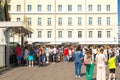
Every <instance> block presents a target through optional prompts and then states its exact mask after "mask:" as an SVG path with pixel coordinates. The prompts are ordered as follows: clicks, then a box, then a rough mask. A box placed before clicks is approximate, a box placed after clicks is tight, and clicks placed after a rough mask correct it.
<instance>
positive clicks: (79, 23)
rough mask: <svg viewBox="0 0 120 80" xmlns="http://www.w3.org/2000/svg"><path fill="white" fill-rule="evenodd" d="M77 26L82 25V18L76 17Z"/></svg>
mask: <svg viewBox="0 0 120 80" xmlns="http://www.w3.org/2000/svg"><path fill="white" fill-rule="evenodd" d="M78 25H82V18H81V17H78Z"/></svg>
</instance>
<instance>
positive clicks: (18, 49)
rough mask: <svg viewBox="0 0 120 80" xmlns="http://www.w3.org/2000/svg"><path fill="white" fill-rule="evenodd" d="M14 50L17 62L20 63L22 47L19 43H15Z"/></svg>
mask: <svg viewBox="0 0 120 80" xmlns="http://www.w3.org/2000/svg"><path fill="white" fill-rule="evenodd" d="M15 52H16V58H17V64H18V65H20V64H21V58H22V48H21V46H20V45H19V44H18V45H17V47H16V49H15Z"/></svg>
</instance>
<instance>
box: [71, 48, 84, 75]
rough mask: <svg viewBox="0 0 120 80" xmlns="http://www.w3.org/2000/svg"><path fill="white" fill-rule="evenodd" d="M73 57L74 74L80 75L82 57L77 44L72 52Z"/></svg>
mask: <svg viewBox="0 0 120 80" xmlns="http://www.w3.org/2000/svg"><path fill="white" fill-rule="evenodd" d="M73 58H74V66H75V76H76V77H80V75H81V66H82V60H83V59H84V56H83V52H82V49H81V47H80V46H78V47H77V49H76V51H75V52H74V53H73Z"/></svg>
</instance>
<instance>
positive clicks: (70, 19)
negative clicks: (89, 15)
mask: <svg viewBox="0 0 120 80" xmlns="http://www.w3.org/2000/svg"><path fill="white" fill-rule="evenodd" d="M68 25H69V26H70V25H72V18H68Z"/></svg>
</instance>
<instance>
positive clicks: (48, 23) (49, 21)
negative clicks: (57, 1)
mask: <svg viewBox="0 0 120 80" xmlns="http://www.w3.org/2000/svg"><path fill="white" fill-rule="evenodd" d="M47 25H49V26H50V25H51V18H48V19H47Z"/></svg>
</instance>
